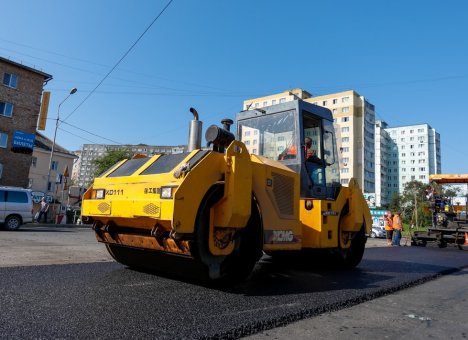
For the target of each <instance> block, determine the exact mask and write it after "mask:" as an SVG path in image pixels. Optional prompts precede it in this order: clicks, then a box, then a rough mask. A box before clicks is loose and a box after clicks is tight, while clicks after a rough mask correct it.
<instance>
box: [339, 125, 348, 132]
mask: <svg viewBox="0 0 468 340" xmlns="http://www.w3.org/2000/svg"><path fill="white" fill-rule="evenodd" d="M341 132H349V126H343V127H342V128H341Z"/></svg>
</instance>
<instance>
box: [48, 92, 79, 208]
mask: <svg viewBox="0 0 468 340" xmlns="http://www.w3.org/2000/svg"><path fill="white" fill-rule="evenodd" d="M76 91H78V89H77V88H76V87H74V88H72V89H71V90H70V93H69V94H68V96H66V97H65V99H64V100H62V102H61V103H60V104H59V106H58V109H57V119H56V121H55V132H54V140H53V141H52V148H51V150H50V159H49V170H48V172H47V182H46V193H47V194H48V193H49V192H50V189H49V182H50V172H51V171H52V158H53V157H54V151H55V138H56V137H57V129H58V126H59V120H60V106H62V104H63V103H64V102H65V101H66V100H67V99H68V98H69V97H70V96H71V95H72V94H74V93H76ZM60 204H61V203H60Z"/></svg>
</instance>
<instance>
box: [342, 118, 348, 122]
mask: <svg viewBox="0 0 468 340" xmlns="http://www.w3.org/2000/svg"><path fill="white" fill-rule="evenodd" d="M341 121H342V122H349V117H341Z"/></svg>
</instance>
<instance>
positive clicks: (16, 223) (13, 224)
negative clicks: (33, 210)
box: [5, 215, 22, 231]
mask: <svg viewBox="0 0 468 340" xmlns="http://www.w3.org/2000/svg"><path fill="white" fill-rule="evenodd" d="M21 224H22V221H21V218H20V217H19V216H17V215H12V216H8V217H7V218H6V220H5V229H6V230H10V231H13V230H18V229H19V227H20V226H21Z"/></svg>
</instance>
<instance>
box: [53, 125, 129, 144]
mask: <svg viewBox="0 0 468 340" xmlns="http://www.w3.org/2000/svg"><path fill="white" fill-rule="evenodd" d="M60 123H62V124H66V125H68V126H71V127H73V128H75V129H78V130H81V131H83V132H86V133H89V134H90V135H93V136H95V137H98V138H101V139H105V140H107V141H109V142H112V143H114V144H118V145H124V143H120V142H116V141H115V140H112V139H109V138H106V137H103V136H100V135H97V134H95V133H93V132H90V131H87V130H85V129H82V128H80V127H78V126H76V125H73V124H70V123H67V122H65V121H63V120H60ZM95 144H99V143H95Z"/></svg>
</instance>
